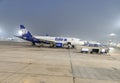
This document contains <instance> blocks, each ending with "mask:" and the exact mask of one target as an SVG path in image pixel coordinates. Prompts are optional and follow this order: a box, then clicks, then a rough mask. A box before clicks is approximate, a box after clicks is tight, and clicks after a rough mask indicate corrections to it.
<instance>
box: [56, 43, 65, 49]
mask: <svg viewBox="0 0 120 83" xmlns="http://www.w3.org/2000/svg"><path fill="white" fill-rule="evenodd" d="M55 45H56V47H59V48H62V47H63V44H62V43H55Z"/></svg>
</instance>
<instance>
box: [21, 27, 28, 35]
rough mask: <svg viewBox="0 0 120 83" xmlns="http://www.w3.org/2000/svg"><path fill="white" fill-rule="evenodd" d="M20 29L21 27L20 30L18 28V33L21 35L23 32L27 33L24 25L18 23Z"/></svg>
mask: <svg viewBox="0 0 120 83" xmlns="http://www.w3.org/2000/svg"><path fill="white" fill-rule="evenodd" d="M20 29H21V30H20V32H19V33H20V34H21V35H24V34H27V33H28V31H27V30H26V29H25V27H24V25H20Z"/></svg>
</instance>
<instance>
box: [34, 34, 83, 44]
mask: <svg viewBox="0 0 120 83" xmlns="http://www.w3.org/2000/svg"><path fill="white" fill-rule="evenodd" d="M34 37H35V38H38V39H43V40H47V41H51V42H55V43H62V44H64V45H65V44H67V43H68V42H69V43H71V45H84V41H81V40H80V39H78V38H69V37H51V36H34Z"/></svg>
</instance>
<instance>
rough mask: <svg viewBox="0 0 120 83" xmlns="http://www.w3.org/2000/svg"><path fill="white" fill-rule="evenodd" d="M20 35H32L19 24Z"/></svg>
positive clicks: (28, 36)
mask: <svg viewBox="0 0 120 83" xmlns="http://www.w3.org/2000/svg"><path fill="white" fill-rule="evenodd" d="M20 31H21V36H22V37H26V38H30V37H32V35H31V33H30V32H29V31H28V30H27V29H26V28H25V27H24V25H20Z"/></svg>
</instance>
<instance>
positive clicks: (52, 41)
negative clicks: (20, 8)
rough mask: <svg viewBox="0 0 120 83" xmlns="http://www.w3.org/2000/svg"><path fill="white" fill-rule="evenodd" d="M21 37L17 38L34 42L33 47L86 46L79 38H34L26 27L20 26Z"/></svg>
mask: <svg viewBox="0 0 120 83" xmlns="http://www.w3.org/2000/svg"><path fill="white" fill-rule="evenodd" d="M19 33H20V35H19V36H16V35H15V36H16V37H18V38H21V39H23V40H27V41H30V42H32V45H35V44H36V43H38V44H49V45H50V47H64V46H67V47H68V48H74V47H75V46H76V45H84V41H82V40H80V39H79V38H70V37H51V36H33V35H32V34H31V33H30V32H29V31H28V30H27V29H26V28H25V27H24V25H20V31H19Z"/></svg>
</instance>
